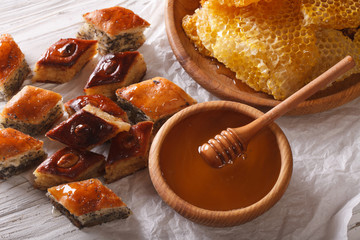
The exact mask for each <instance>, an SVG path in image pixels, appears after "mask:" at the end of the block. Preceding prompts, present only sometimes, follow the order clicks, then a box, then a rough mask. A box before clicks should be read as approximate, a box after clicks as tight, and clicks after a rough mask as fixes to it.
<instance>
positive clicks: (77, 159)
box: [33, 147, 105, 190]
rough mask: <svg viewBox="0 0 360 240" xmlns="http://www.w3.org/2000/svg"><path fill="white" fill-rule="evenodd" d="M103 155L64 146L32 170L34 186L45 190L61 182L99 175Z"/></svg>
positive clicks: (102, 169)
mask: <svg viewBox="0 0 360 240" xmlns="http://www.w3.org/2000/svg"><path fill="white" fill-rule="evenodd" d="M104 162H105V157H104V156H103V155H101V154H97V153H94V152H90V151H87V150H78V149H75V148H70V147H65V148H63V149H61V150H59V151H57V152H55V153H54V154H53V155H51V157H49V158H47V159H46V160H45V161H43V162H42V163H41V164H40V165H39V166H38V167H37V168H36V170H35V171H34V173H33V174H34V176H35V180H34V186H35V187H36V188H39V189H41V190H46V189H47V188H49V187H53V186H56V185H59V184H62V183H69V182H75V181H80V180H85V179H89V178H94V177H99V176H100V175H102V173H103V171H104Z"/></svg>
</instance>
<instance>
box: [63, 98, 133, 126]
mask: <svg viewBox="0 0 360 240" xmlns="http://www.w3.org/2000/svg"><path fill="white" fill-rule="evenodd" d="M88 104H90V105H92V106H94V107H97V108H100V109H101V110H102V111H104V112H106V113H108V114H110V115H113V116H115V117H118V118H121V119H122V120H123V121H124V122H128V121H129V119H128V117H127V114H126V112H125V111H124V110H123V109H122V108H121V107H119V105H117V104H116V103H115V102H114V101H112V100H111V99H110V98H107V97H105V96H103V95H85V96H78V97H77V98H74V99H71V100H69V101H67V102H66V103H65V104H64V107H65V110H66V111H67V113H68V114H69V115H73V114H74V113H75V112H77V111H80V110H81V109H82V108H83V107H85V106H86V105H88Z"/></svg>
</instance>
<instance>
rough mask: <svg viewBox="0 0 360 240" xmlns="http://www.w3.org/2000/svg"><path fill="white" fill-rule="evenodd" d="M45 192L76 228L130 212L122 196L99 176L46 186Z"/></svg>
mask: <svg viewBox="0 0 360 240" xmlns="http://www.w3.org/2000/svg"><path fill="white" fill-rule="evenodd" d="M46 195H47V196H48V197H49V198H50V200H51V202H52V203H53V204H54V206H55V207H56V208H58V209H59V210H60V211H61V212H62V213H64V214H66V216H67V217H68V218H69V219H70V220H71V222H72V223H73V224H74V225H76V226H77V227H78V228H82V227H88V226H93V225H97V224H101V223H104V222H108V221H111V220H114V219H119V218H127V217H128V216H129V215H130V214H131V211H130V209H129V208H128V207H127V206H126V204H125V203H124V202H123V201H122V200H121V198H119V197H118V196H117V195H116V194H115V193H114V192H113V191H111V190H110V189H109V188H107V187H106V186H104V185H103V184H102V183H101V182H100V181H99V180H98V179H88V180H84V181H81V182H72V183H68V184H63V185H59V186H55V187H52V188H49V189H48V192H47V194H46Z"/></svg>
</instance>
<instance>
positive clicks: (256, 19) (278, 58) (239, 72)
mask: <svg viewBox="0 0 360 240" xmlns="http://www.w3.org/2000/svg"><path fill="white" fill-rule="evenodd" d="M250 1H252V0H250ZM232 2H234V3H236V2H238V3H239V2H242V1H241V0H202V1H201V7H200V8H199V9H197V10H196V11H195V13H194V14H193V15H192V16H186V17H185V18H184V19H183V28H184V31H185V33H186V34H187V36H188V37H189V38H190V40H191V41H192V42H193V43H194V44H195V45H196V47H197V48H198V49H199V51H200V52H201V53H202V54H204V55H207V56H211V57H214V58H216V59H217V60H219V62H222V63H224V65H225V66H226V67H228V68H229V69H230V70H232V71H233V72H235V73H236V78H237V79H239V80H241V81H243V82H245V83H246V84H247V85H248V86H250V87H251V88H253V89H254V90H256V91H262V92H265V93H268V94H270V95H272V96H273V97H274V98H275V99H278V100H283V99H285V98H286V97H288V96H289V95H291V94H292V93H294V92H295V91H297V90H298V89H299V88H301V87H302V86H304V85H305V84H306V83H308V82H310V81H311V80H312V79H314V78H315V77H317V76H318V75H319V74H321V73H322V72H324V71H325V70H326V69H328V68H329V67H330V66H332V65H333V64H335V63H336V62H337V61H338V60H340V59H341V58H343V57H345V56H346V55H352V56H353V57H354V58H355V61H356V62H357V63H358V65H359V66H360V61H359V56H360V54H359V46H360V31H359V28H358V27H359V25H360V23H356V21H357V20H356V18H359V17H358V16H356V17H355V15H354V14H352V13H353V12H357V11H359V10H357V9H358V8H356V9H354V6H355V7H358V6H357V5H358V3H357V2H356V3H355V1H354V0H353V1H351V0H339V1H334V0H319V2H320V3H318V0H303V1H299V0H272V1H268V0H262V1H258V2H257V3H256V4H250V5H248V6H242V7H235V6H233V5H231V4H228V3H232ZM252 2H254V1H252ZM325 3H327V4H328V5H326V4H325ZM333 4H334V6H336V7H338V9H337V13H336V14H337V15H341V16H343V19H342V22H341V21H340V20H338V19H337V18H335V17H334V18H333V17H330V19H331V20H332V21H333V19H336V21H335V20H334V21H333V22H332V23H331V21H330V20H329V21H326V22H325V23H324V24H328V25H327V26H324V24H322V25H321V24H317V23H316V21H319V19H320V17H319V16H316V17H317V18H318V19H317V18H314V19H313V21H310V20H309V19H310V18H311V16H309V15H306V14H304V11H305V12H306V11H307V12H308V13H311V11H313V10H314V9H316V7H319V6H322V8H326V6H332V5H333ZM342 6H348V8H349V9H348V8H343V7H342ZM309 9H311V11H310V10H309ZM342 11H345V12H346V13H347V15H346V14H345V13H344V12H342ZM330 12H331V11H330V10H328V11H326V9H325V10H324V13H323V17H325V16H327V15H328V14H329V13H330ZM320 13H321V12H319V15H320ZM358 15H359V14H358ZM359 16H360V15H359ZM335 22H336V24H337V23H339V24H338V25H339V26H340V23H341V24H343V25H345V26H346V27H341V29H342V31H338V30H335V29H336V28H337V27H338V26H336V27H335V25H336V24H335ZM350 22H351V23H352V25H351V24H346V23H350ZM344 28H348V29H344ZM356 72H360V68H359V67H357V68H355V69H353V70H352V71H351V72H349V73H348V74H347V75H345V76H344V77H342V79H344V78H346V77H347V76H349V75H351V74H352V73H356ZM340 80H341V79H340Z"/></svg>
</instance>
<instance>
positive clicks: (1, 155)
mask: <svg viewBox="0 0 360 240" xmlns="http://www.w3.org/2000/svg"><path fill="white" fill-rule="evenodd" d="M45 157H46V153H45V152H44V150H43V142H42V141H40V140H37V139H35V138H33V137H31V136H29V135H27V134H24V133H22V132H19V131H17V130H15V129H12V128H4V129H0V179H6V178H9V177H11V176H13V175H15V174H18V173H21V172H23V171H25V170H26V169H28V168H29V167H31V166H33V165H34V164H37V163H38V162H39V161H41V160H43V159H44V158H45Z"/></svg>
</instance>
